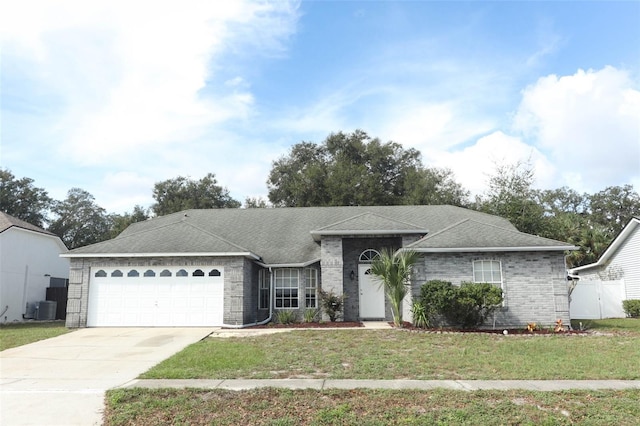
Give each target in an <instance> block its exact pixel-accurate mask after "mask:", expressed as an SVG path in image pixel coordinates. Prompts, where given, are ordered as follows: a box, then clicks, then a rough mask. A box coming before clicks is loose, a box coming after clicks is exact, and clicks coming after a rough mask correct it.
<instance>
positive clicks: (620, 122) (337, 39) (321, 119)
mask: <svg viewBox="0 0 640 426" xmlns="http://www.w3.org/2000/svg"><path fill="white" fill-rule="evenodd" d="M0 43H2V45H1V47H2V51H1V62H0V67H1V74H0V84H1V87H0V89H1V96H2V99H1V102H2V103H1V113H2V115H1V117H0V120H1V123H0V125H1V128H0V132H1V134H0V137H1V164H2V167H5V168H9V169H10V170H11V171H12V172H13V173H14V174H15V175H16V176H18V177H22V176H27V177H30V178H32V179H34V180H35V184H36V185H37V186H39V187H43V188H45V189H46V190H47V191H49V193H50V195H52V196H53V197H54V198H57V199H62V198H64V196H65V194H66V191H67V190H68V189H70V188H72V187H80V188H83V189H86V190H87V191H89V192H91V193H92V194H93V195H94V196H95V197H96V200H97V202H98V203H99V204H100V205H101V206H103V207H105V208H106V209H107V210H108V211H109V212H118V213H121V212H124V211H129V210H131V209H132V208H133V206H134V205H135V204H142V205H144V206H148V205H150V204H151V203H152V197H151V194H152V188H153V184H154V182H157V181H160V180H164V179H169V178H173V177H176V176H178V175H183V176H190V177H192V178H194V179H199V178H201V177H202V176H204V175H205V174H206V173H208V172H212V173H215V174H216V176H217V178H218V181H219V183H220V184H222V185H223V186H226V187H227V188H228V189H229V190H230V191H231V194H232V196H233V197H235V198H236V199H239V200H244V198H245V197H247V196H252V197H255V196H262V197H266V194H267V186H266V183H265V182H266V179H267V175H268V173H269V170H270V168H271V163H272V161H273V160H275V159H277V158H279V157H280V156H282V155H285V154H286V153H287V151H288V149H289V148H290V147H291V146H292V145H293V144H295V143H298V142H300V141H303V140H304V141H313V142H318V143H320V142H321V141H322V140H324V138H325V137H326V136H327V135H328V134H329V133H331V132H337V131H352V130H355V129H362V130H364V131H366V132H367V133H369V134H370V135H371V136H377V137H379V138H381V139H382V140H383V141H389V140H393V141H395V142H399V143H402V144H403V145H404V146H405V147H407V148H409V147H413V148H417V149H419V150H420V151H421V152H422V155H423V162H424V163H425V164H426V165H428V166H435V167H448V168H450V169H452V170H453V171H454V173H455V176H456V178H457V180H458V181H459V182H460V183H462V184H463V186H465V187H466V188H468V189H470V190H471V191H472V192H473V193H474V194H481V193H482V192H483V191H485V190H486V180H487V175H488V174H489V173H491V171H492V170H493V169H494V167H495V163H505V162H507V163H512V162H516V161H519V160H520V161H527V160H529V161H530V162H531V163H532V164H533V166H534V168H535V171H536V177H537V181H536V186H538V187H540V188H557V187H560V186H563V185H567V186H569V187H571V188H574V189H576V190H578V191H580V192H589V193H593V192H596V191H599V190H602V189H604V188H605V187H607V186H610V185H624V184H633V185H634V186H635V187H636V190H638V189H640V124H638V123H640V2H551V1H550V2H427V1H424V2H417V1H416V2H404V1H402V2H384V1H379V2H373V1H365V2H357V1H349V2H346V1H344V2H341V1H333V2H328V1H315V2H305V1H303V2H301V3H300V2H286V1H276V2H243V1H236V2H224V3H222V2H211V1H190V2H177V1H136V2H124V1H117V0H116V1H113V0H112V1H108V2H106V1H91V2H86V1H65V0H61V1H57V2H48V1H29V0H26V1H21V2H3V4H2V5H1V6H0Z"/></svg>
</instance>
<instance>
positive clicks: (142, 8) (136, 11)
mask: <svg viewBox="0 0 640 426" xmlns="http://www.w3.org/2000/svg"><path fill="white" fill-rule="evenodd" d="M4 9H5V12H6V13H4V14H3V16H4V18H0V19H2V20H1V21H0V23H1V25H0V27H2V28H3V32H2V36H1V37H2V41H3V45H4V46H7V47H8V53H7V54H8V55H11V59H12V61H25V62H29V63H33V64H34V67H35V69H36V71H34V72H33V75H32V76H31V78H32V79H34V80H35V81H37V82H38V84H40V85H43V86H45V87H47V88H48V89H49V90H51V91H53V92H55V93H56V96H57V97H58V99H59V100H60V101H61V103H62V104H63V105H64V106H65V109H64V110H63V112H62V113H60V119H59V121H58V126H57V129H58V135H59V138H60V140H61V143H60V145H59V155H60V156H64V157H66V158H70V159H71V160H72V161H74V162H77V163H78V164H84V165H97V164H101V163H104V161H105V158H109V160H110V161H111V165H112V166H114V165H118V164H121V165H127V164H129V165H130V162H129V159H133V161H134V162H135V161H140V160H141V159H142V158H144V155H145V152H146V151H148V150H150V149H154V150H157V149H168V150H175V149H178V150H179V149H181V148H182V146H180V145H182V143H183V142H185V141H187V142H188V141H190V140H194V139H196V138H198V137H199V136H201V135H202V134H203V133H204V131H205V129H206V128H207V127H209V126H212V125H219V124H220V123H223V122H227V121H229V120H234V119H246V118H247V117H248V116H249V115H250V114H251V110H252V108H253V103H254V99H253V95H252V93H251V92H250V91H249V90H248V87H249V85H248V84H246V82H245V83H244V84H235V85H232V86H225V85H224V82H223V81H221V82H220V83H219V84H216V83H215V81H216V80H215V78H216V75H215V72H216V70H217V69H218V66H219V65H216V64H217V62H216V61H220V60H222V57H223V56H224V55H230V54H234V53H235V51H234V49H239V48H252V49H255V52H254V54H256V55H272V54H275V55H279V54H281V53H282V51H283V50H284V47H283V41H284V40H285V39H286V38H287V37H288V36H289V35H290V34H291V33H292V31H293V30H294V28H295V25H296V22H297V18H298V16H297V4H296V3H285V2H272V3H269V2H260V3H256V2H249V1H242V2H241V1H236V2H211V1H206V0H202V1H193V2H189V4H188V5H185V4H183V3H179V2H173V1H136V2H123V1H122V2H119V1H115V2H113V1H110V2H83V1H77V2H75V1H61V2H47V1H41V2H29V1H24V2H11V6H10V7H5V8H4ZM227 59H228V58H227ZM212 80H213V82H214V84H212V85H211V88H209V89H208V92H207V95H206V96H204V95H203V93H202V91H203V89H205V87H207V84H208V83H210V82H211V81H212ZM232 81H233V82H235V83H242V82H244V80H243V78H242V76H237V77H236V78H235V79H234V80H232ZM177 142H178V143H177ZM176 143H177V144H176ZM176 145H178V146H176ZM140 155H142V156H143V157H142V158H141V157H139V156H140Z"/></svg>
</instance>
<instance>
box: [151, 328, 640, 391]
mask: <svg viewBox="0 0 640 426" xmlns="http://www.w3.org/2000/svg"><path fill="white" fill-rule="evenodd" d="M638 359H640V334H638V333H627V334H623V335H606V336H593V335H546V336H527V335H517V336H516V335H509V336H502V335H488V334H424V333H417V332H408V331H399V330H363V329H359V330H353V329H352V330H331V331H329V330H299V331H292V332H289V333H281V334H273V335H265V336H255V337H238V338H228V339H222V338H209V339H206V340H204V341H202V342H198V343H196V344H193V345H191V346H189V347H187V348H186V349H185V350H183V351H182V352H180V353H178V354H176V355H175V356H173V357H171V358H169V359H168V360H166V361H164V362H162V363H160V364H159V365H157V366H156V367H154V368H152V369H151V370H150V371H148V372H146V373H145V374H143V375H142V376H141V377H142V378H147V379H154V378H169V379H192V378H209V379H218V378H219V379H223V378H226V379H232V378H252V379H258V378H260V379H269V378H332V379H420V380H433V379H435V380H442V379H452V380H455V379H504V380H509V379H545V380H554V379H640V364H639V363H638Z"/></svg>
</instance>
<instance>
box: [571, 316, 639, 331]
mask: <svg viewBox="0 0 640 426" xmlns="http://www.w3.org/2000/svg"><path fill="white" fill-rule="evenodd" d="M580 323H582V329H584V330H593V331H604V332H629V333H638V334H640V318H607V319H600V320H581V319H575V320H571V327H573V328H574V329H575V330H580Z"/></svg>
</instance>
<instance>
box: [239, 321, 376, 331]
mask: <svg viewBox="0 0 640 426" xmlns="http://www.w3.org/2000/svg"><path fill="white" fill-rule="evenodd" d="M357 327H364V324H362V323H361V322H348V321H335V322H294V323H290V324H279V323H269V324H264V325H254V326H251V327H247V328H249V329H251V328H357Z"/></svg>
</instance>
